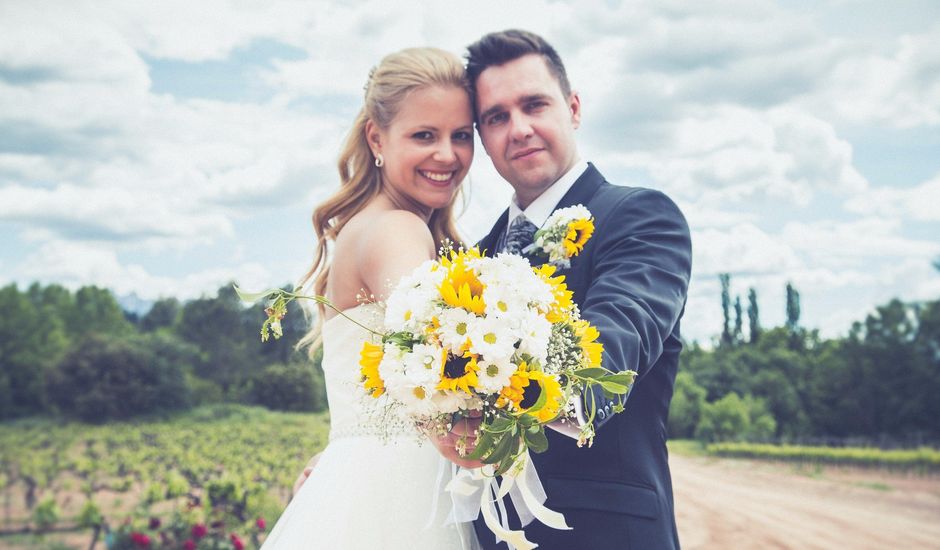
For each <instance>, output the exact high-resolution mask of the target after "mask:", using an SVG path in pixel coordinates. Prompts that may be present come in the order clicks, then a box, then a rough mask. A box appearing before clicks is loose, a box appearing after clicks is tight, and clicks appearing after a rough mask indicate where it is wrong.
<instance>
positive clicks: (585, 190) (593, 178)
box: [528, 162, 604, 271]
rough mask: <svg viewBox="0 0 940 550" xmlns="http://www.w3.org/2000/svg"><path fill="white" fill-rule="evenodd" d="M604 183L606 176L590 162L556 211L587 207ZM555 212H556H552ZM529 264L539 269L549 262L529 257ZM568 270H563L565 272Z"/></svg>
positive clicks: (559, 203)
mask: <svg viewBox="0 0 940 550" xmlns="http://www.w3.org/2000/svg"><path fill="white" fill-rule="evenodd" d="M602 183H604V176H602V175H601V173H600V172H599V171H598V170H597V168H595V167H594V165H593V164H591V163H590V162H589V163H588V167H587V170H585V171H584V173H583V174H581V176H580V177H579V178H578V179H577V180H576V181H575V182H574V185H572V186H571V189H569V190H568V192H567V193H565V196H564V197H562V198H561V200H560V201H558V205H557V206H555V210H560V209H562V208H567V207H569V206H574V205H576V204H581V205H584V206H587V204H588V203H589V202H590V201H591V199H592V198H593V197H594V193H597V190H598V189H599V188H600V186H601V184H602ZM552 212H554V210H553V211H552ZM528 258H529V262H530V263H531V264H532V265H533V266H534V267H538V266H540V265H542V264H545V263H546V262H548V258H546V257H544V256H528ZM571 260H572V261H576V260H577V258H572V259H571ZM565 270H566V269H563V271H565Z"/></svg>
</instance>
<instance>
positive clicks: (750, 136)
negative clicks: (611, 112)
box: [623, 107, 867, 207]
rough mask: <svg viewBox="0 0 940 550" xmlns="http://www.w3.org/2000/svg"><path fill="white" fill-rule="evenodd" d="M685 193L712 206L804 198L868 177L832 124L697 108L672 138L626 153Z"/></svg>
mask: <svg viewBox="0 0 940 550" xmlns="http://www.w3.org/2000/svg"><path fill="white" fill-rule="evenodd" d="M623 158H624V159H629V160H628V161H627V162H628V163H630V164H632V165H633V166H635V167H637V168H643V169H646V170H647V171H648V172H649V173H650V175H651V176H652V177H653V179H654V180H655V181H656V182H657V183H658V184H659V185H660V186H661V188H663V189H666V190H668V191H670V192H672V193H674V194H676V195H677V196H678V197H681V198H683V199H685V200H697V201H704V203H705V204H706V205H709V206H712V207H715V206H717V205H720V204H726V203H728V202H731V203H740V202H744V201H747V200H749V199H755V198H758V199H764V198H770V199H773V200H781V201H786V202H790V203H794V204H797V205H801V206H805V205H806V204H808V203H809V201H810V200H811V199H812V198H813V197H814V195H815V194H816V193H817V192H818V191H820V190H826V191H834V192H837V193H849V192H857V191H859V190H862V189H864V188H865V187H866V186H867V182H866V181H865V179H864V178H863V177H862V176H861V174H859V173H858V171H857V170H856V169H855V167H854V166H853V165H852V147H851V145H849V144H848V143H847V142H846V141H844V140H842V139H840V138H839V137H838V136H837V135H836V133H835V130H834V129H833V128H832V126H831V125H830V124H828V123H826V122H825V121H823V120H820V119H818V118H816V117H814V116H812V115H808V114H805V113H801V112H798V111H795V110H792V109H789V108H775V109H771V110H769V111H764V112H760V111H756V110H754V109H749V108H741V107H717V108H700V109H697V110H696V113H695V114H690V115H688V116H686V117H684V118H682V119H680V120H679V121H678V122H677V123H676V124H675V127H674V135H673V138H672V141H671V143H669V144H668V145H666V146H663V147H660V148H657V149H653V150H649V151H635V152H631V153H628V154H625V155H623Z"/></svg>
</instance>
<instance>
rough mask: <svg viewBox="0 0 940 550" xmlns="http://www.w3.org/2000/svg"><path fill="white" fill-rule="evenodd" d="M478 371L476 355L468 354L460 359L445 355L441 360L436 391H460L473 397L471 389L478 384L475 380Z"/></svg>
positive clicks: (476, 379) (477, 380)
mask: <svg viewBox="0 0 940 550" xmlns="http://www.w3.org/2000/svg"><path fill="white" fill-rule="evenodd" d="M448 357H449V358H448ZM479 370H480V366H479V365H478V364H477V356H476V355H473V354H472V353H469V352H468V353H464V354H463V356H461V357H454V356H450V355H449V354H446V353H445V354H444V356H443V358H442V360H441V382H440V383H439V384H438V385H437V389H439V390H457V389H461V390H463V391H465V392H467V394H469V395H473V392H472V388H475V387H476V386H477V384H479V379H478V378H477V372H478V371H479Z"/></svg>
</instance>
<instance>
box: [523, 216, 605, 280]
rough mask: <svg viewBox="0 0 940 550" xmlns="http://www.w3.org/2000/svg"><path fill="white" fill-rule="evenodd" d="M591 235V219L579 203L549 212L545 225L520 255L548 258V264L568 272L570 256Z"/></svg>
mask: <svg viewBox="0 0 940 550" xmlns="http://www.w3.org/2000/svg"><path fill="white" fill-rule="evenodd" d="M592 234H594V218H593V217H592V216H591V211H590V210H588V209H587V208H586V207H585V206H584V205H582V204H576V205H574V206H569V207H568V208H561V209H558V210H555V211H554V212H552V215H551V216H549V218H548V220H547V221H546V222H545V225H544V226H543V227H542V228H541V229H539V230H538V231H536V232H535V235H534V236H533V241H532V244H530V245H529V246H527V247H526V248H525V249H524V250H523V251H522V252H523V253H525V254H531V255H533V256H539V257H542V258H546V257H547V258H548V261H549V263H551V264H552V265H555V266H557V267H560V268H563V269H567V268H569V267H571V257H572V256H577V255H578V254H579V253H580V252H581V250H583V249H584V245H585V243H587V242H588V239H590V238H591V235H592Z"/></svg>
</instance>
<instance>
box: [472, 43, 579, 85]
mask: <svg viewBox="0 0 940 550" xmlns="http://www.w3.org/2000/svg"><path fill="white" fill-rule="evenodd" d="M529 54H538V55H541V56H542V57H543V58H544V59H545V63H546V64H547V65H548V70H549V71H550V72H551V73H552V75H554V77H555V80H557V81H558V85H559V86H561V91H562V93H563V94H564V96H565V97H568V96H569V95H571V84H570V83H569V82H568V73H567V72H565V65H564V63H562V62H561V57H559V56H558V52H556V51H555V48H553V47H552V46H551V44H549V43H548V42H546V41H545V39H544V38H542V37H541V36H539V35H537V34H535V33H533V32H529V31H523V30H519V29H509V30H505V31H500V32H491V33H490V34H487V35H486V36H484V37H483V38H481V39H479V40H477V41H476V42H474V43H473V44H470V45H469V46H467V77H468V78H469V80H470V84H471V86H472V87H473V89H474V91H475V90H476V86H477V79H478V78H480V74H481V73H483V71H485V70H486V69H487V68H489V67H493V66H499V65H502V64H504V63H508V62H510V61H513V60H515V59H519V58H520V57H522V56H524V55H529Z"/></svg>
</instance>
